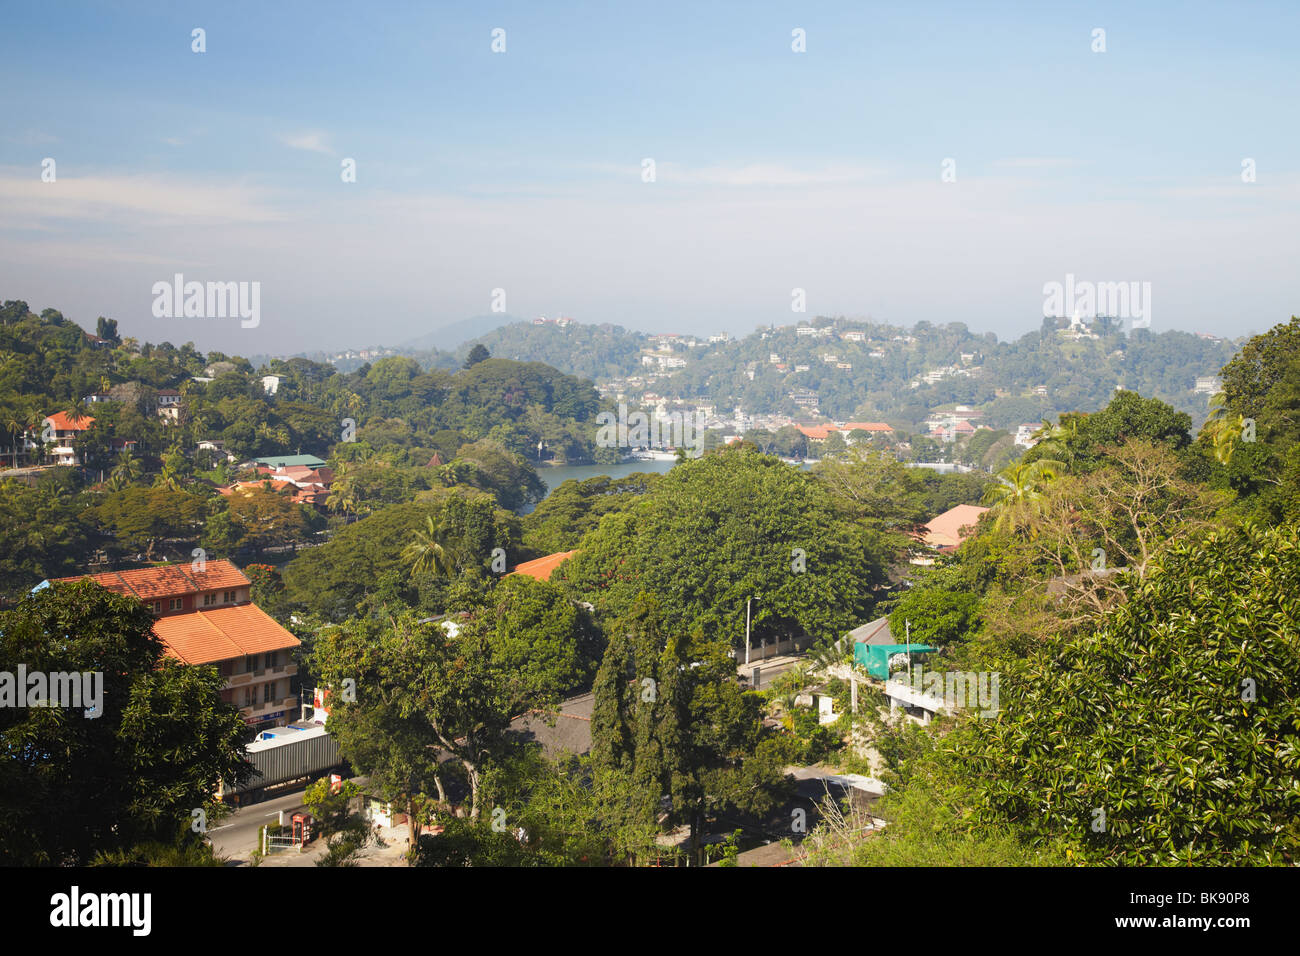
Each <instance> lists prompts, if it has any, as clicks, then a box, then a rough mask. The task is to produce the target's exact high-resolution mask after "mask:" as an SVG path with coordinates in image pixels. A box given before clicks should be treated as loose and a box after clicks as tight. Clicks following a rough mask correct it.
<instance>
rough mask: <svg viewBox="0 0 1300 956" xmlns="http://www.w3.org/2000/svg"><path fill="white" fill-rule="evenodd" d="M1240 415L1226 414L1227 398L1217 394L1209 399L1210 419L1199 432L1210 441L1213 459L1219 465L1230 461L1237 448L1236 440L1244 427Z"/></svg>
mask: <svg viewBox="0 0 1300 956" xmlns="http://www.w3.org/2000/svg"><path fill="white" fill-rule="evenodd" d="M1245 421H1246V420H1245V418H1243V417H1242V416H1241V415H1230V414H1229V413H1228V405H1227V396H1225V395H1224V394H1223V392H1219V393H1218V394H1216V395H1215V396H1214V397H1213V398H1211V399H1210V417H1209V418H1207V419H1206V421H1205V425H1204V426H1202V428H1201V431H1202V432H1204V433H1205V437H1206V438H1208V439H1209V441H1210V447H1211V448H1212V449H1213V451H1214V457H1215V458H1216V459H1217V460H1218V461H1219V462H1220V463H1221V464H1224V465H1226V464H1228V462H1230V461H1232V453H1233V452H1234V451H1235V450H1236V448H1237V439H1238V437H1239V436H1240V435H1241V432H1242V428H1243V427H1244V425H1245Z"/></svg>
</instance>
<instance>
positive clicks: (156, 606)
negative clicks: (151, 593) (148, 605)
mask: <svg viewBox="0 0 1300 956" xmlns="http://www.w3.org/2000/svg"><path fill="white" fill-rule="evenodd" d="M153 612H154V613H155V614H161V613H162V601H154V602H153Z"/></svg>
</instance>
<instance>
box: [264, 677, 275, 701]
mask: <svg viewBox="0 0 1300 956" xmlns="http://www.w3.org/2000/svg"><path fill="white" fill-rule="evenodd" d="M274 696H275V681H273V680H269V681H267V682H266V683H265V684H263V685H262V703H264V704H269V703H270V702H271V698H272V697H274Z"/></svg>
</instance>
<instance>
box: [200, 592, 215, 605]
mask: <svg viewBox="0 0 1300 956" xmlns="http://www.w3.org/2000/svg"><path fill="white" fill-rule="evenodd" d="M216 603H217V596H216V595H215V594H205V595H203V606H204V607H211V606H212V605H214V604H216Z"/></svg>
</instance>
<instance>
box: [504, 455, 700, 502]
mask: <svg viewBox="0 0 1300 956" xmlns="http://www.w3.org/2000/svg"><path fill="white" fill-rule="evenodd" d="M675 464H677V462H675V461H627V462H623V463H622V464H619V465H560V466H558V467H556V468H538V469H537V476H538V477H539V478H541V479H542V483H543V484H544V485H546V493H547V494H548V495H549V494H550V493H551V492H552V491H554V490H555V489H556V488H558V487H560V485H562V484H564V483H565V482H566V481H569V480H570V479H574V480H576V481H586V480H587V479H588V478H599V477H600V476H601V475H609V477H611V478H622V477H623V476H624V475H635V474H637V473H638V472H652V473H653V474H657V475H662V474H663V473H664V472H666V471H669V470H671V469H672V467H673V465H675ZM532 510H533V505H524V506H523V507H522V508H520V509H519V514H521V515H526V514H528V512H530V511H532Z"/></svg>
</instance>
